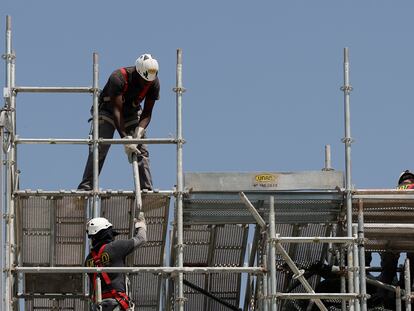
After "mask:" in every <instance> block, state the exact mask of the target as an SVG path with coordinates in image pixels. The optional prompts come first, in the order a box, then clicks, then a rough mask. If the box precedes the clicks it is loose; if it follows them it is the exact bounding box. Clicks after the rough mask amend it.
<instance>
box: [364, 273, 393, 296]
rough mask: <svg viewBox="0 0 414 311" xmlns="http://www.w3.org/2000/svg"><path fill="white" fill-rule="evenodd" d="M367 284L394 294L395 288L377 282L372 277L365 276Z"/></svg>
mask: <svg viewBox="0 0 414 311" xmlns="http://www.w3.org/2000/svg"><path fill="white" fill-rule="evenodd" d="M367 283H368V284H371V285H374V286H375V287H378V288H383V289H385V290H388V291H390V292H393V293H395V292H396V287H395V286H393V285H390V284H387V283H383V282H381V281H378V280H377V279H375V278H374V277H373V276H367Z"/></svg>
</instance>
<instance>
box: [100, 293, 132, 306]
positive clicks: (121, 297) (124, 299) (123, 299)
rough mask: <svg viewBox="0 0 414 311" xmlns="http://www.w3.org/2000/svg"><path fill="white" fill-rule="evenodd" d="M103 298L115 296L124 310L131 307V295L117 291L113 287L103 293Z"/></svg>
mask: <svg viewBox="0 0 414 311" xmlns="http://www.w3.org/2000/svg"><path fill="white" fill-rule="evenodd" d="M102 298H103V299H105V298H113V299H115V300H116V301H117V302H118V303H119V305H120V306H121V307H122V309H123V310H125V311H126V310H128V308H129V297H128V295H127V294H126V293H124V292H117V291H116V290H114V289H112V290H111V291H110V292H106V293H103V294H102Z"/></svg>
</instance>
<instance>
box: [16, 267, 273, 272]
mask: <svg viewBox="0 0 414 311" xmlns="http://www.w3.org/2000/svg"><path fill="white" fill-rule="evenodd" d="M13 270H14V271H15V272H18V273H95V272H98V273H100V272H108V273H121V272H124V273H143V272H147V273H165V274H172V273H201V274H203V273H253V274H261V273H264V272H265V271H266V270H265V269H264V268H261V267H181V268H180V267H94V268H89V267H15V268H14V269H13Z"/></svg>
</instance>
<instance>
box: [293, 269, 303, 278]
mask: <svg viewBox="0 0 414 311" xmlns="http://www.w3.org/2000/svg"><path fill="white" fill-rule="evenodd" d="M298 271H299V273H297V274H294V275H293V276H292V278H293V279H294V280H297V279H298V278H300V277H301V276H303V274H304V273H305V270H303V269H300V270H298Z"/></svg>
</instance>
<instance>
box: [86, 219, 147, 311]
mask: <svg viewBox="0 0 414 311" xmlns="http://www.w3.org/2000/svg"><path fill="white" fill-rule="evenodd" d="M134 227H135V232H134V237H133V238H132V239H128V240H115V236H116V235H118V233H117V232H116V231H114V230H113V228H112V224H111V223H110V222H109V221H108V220H107V219H106V218H102V217H98V218H93V219H91V220H89V221H88V223H87V224H86V233H87V234H88V237H89V238H90V239H91V240H92V248H91V252H90V253H89V255H88V256H87V257H86V260H85V266H87V267H125V259H126V256H127V255H128V254H130V253H132V252H133V251H134V250H135V249H136V248H137V247H138V246H140V245H142V244H143V243H145V242H146V241H147V227H146V223H145V218H144V215H143V213H140V215H139V217H138V219H136V220H135V225H134ZM89 279H90V283H91V292H92V295H91V296H92V300H93V305H92V310H93V311H98V310H99V311H121V310H122V311H126V310H134V307H133V303H132V302H131V300H130V298H129V296H128V295H127V293H126V285H125V284H126V282H125V274H123V273H106V272H102V273H99V274H98V273H94V274H89ZM99 288H101V292H100V291H99ZM101 298H102V301H100V299H101Z"/></svg>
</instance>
